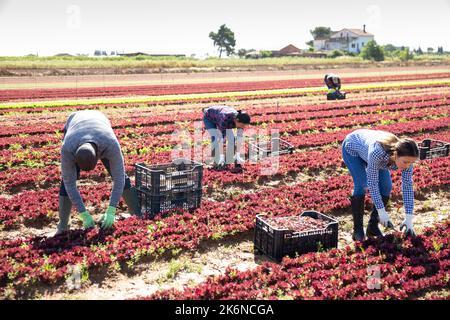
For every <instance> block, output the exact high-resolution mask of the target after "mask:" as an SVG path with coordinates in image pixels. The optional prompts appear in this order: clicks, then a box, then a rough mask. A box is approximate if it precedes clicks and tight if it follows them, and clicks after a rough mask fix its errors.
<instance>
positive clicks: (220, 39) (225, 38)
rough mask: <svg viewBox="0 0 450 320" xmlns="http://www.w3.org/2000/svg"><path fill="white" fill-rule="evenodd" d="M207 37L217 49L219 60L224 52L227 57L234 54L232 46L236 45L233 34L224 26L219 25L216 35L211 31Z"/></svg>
mask: <svg viewBox="0 0 450 320" xmlns="http://www.w3.org/2000/svg"><path fill="white" fill-rule="evenodd" d="M209 37H210V38H211V39H212V40H213V41H214V46H215V47H218V48H219V58H221V57H222V53H223V52H224V51H225V52H226V54H227V56H229V55H230V54H232V53H233V52H234V46H235V45H236V40H235V39H234V32H233V31H231V29H230V28H228V27H227V26H226V25H224V24H223V25H221V26H220V28H219V31H217V33H216V32H212V31H211V32H210V33H209Z"/></svg>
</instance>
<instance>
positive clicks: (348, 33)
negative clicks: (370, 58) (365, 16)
mask: <svg viewBox="0 0 450 320" xmlns="http://www.w3.org/2000/svg"><path fill="white" fill-rule="evenodd" d="M373 39H374V35H373V34H371V33H368V32H367V31H366V26H365V25H364V27H363V29H362V30H361V29H342V30H340V31H334V32H332V33H331V36H330V37H329V38H319V39H315V40H314V50H316V51H330V50H343V51H347V52H352V53H360V52H361V50H362V48H363V47H364V46H365V45H366V44H367V42H369V41H370V40H373Z"/></svg>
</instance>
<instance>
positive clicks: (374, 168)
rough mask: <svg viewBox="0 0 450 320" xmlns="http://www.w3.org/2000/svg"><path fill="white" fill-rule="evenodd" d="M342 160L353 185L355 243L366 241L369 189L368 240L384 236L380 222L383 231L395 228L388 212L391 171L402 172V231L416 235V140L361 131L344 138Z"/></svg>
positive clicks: (389, 134) (352, 202) (387, 133)
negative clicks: (366, 197)
mask: <svg viewBox="0 0 450 320" xmlns="http://www.w3.org/2000/svg"><path fill="white" fill-rule="evenodd" d="M342 156H343V158H344V162H345V164H346V166H347V168H348V169H349V171H350V174H351V175H352V178H353V182H354V190H353V195H352V197H351V206H352V215H353V223H354V229H353V240H357V241H362V240H364V238H365V235H364V226H363V215H364V198H365V193H366V189H369V192H370V195H371V197H372V201H373V203H374V208H373V210H372V213H371V215H370V219H369V224H368V226H367V230H366V232H367V236H383V233H382V232H381V231H380V229H379V228H378V222H380V223H381V224H382V225H383V226H384V227H393V225H392V222H391V221H390V219H389V215H388V213H387V212H386V208H385V207H386V205H387V203H388V201H389V198H390V194H391V190H392V181H391V174H390V172H389V169H393V170H401V172H402V191H403V204H404V207H405V220H404V221H403V223H402V224H401V225H400V229H403V228H405V233H406V234H411V235H414V234H415V233H414V229H413V226H412V218H413V210H414V192H413V180H412V175H413V166H412V164H413V163H414V162H415V161H416V160H417V159H418V156H419V148H418V146H417V144H416V142H415V141H414V140H411V139H400V138H398V137H396V136H395V135H393V134H392V133H389V132H385V131H378V130H369V129H359V130H356V131H354V132H352V133H350V134H349V135H347V137H346V138H345V140H344V142H343V143H342Z"/></svg>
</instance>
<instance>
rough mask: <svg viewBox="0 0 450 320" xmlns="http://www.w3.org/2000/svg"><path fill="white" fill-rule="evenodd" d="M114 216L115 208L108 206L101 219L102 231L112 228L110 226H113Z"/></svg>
mask: <svg viewBox="0 0 450 320" xmlns="http://www.w3.org/2000/svg"><path fill="white" fill-rule="evenodd" d="M115 215H116V208H114V207H111V206H109V207H108V209H106V212H105V214H104V215H103V217H102V219H101V222H102V228H103V229H109V228H111V227H112V225H113V224H114V218H115Z"/></svg>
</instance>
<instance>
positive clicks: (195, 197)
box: [137, 188, 202, 218]
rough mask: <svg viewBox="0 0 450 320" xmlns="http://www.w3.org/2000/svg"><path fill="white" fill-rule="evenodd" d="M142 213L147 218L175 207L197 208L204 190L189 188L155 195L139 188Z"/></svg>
mask: <svg viewBox="0 0 450 320" xmlns="http://www.w3.org/2000/svg"><path fill="white" fill-rule="evenodd" d="M137 193H138V198H139V202H140V204H141V210H142V214H143V216H144V217H145V218H153V217H154V216H155V215H156V214H158V213H160V212H164V211H168V210H173V209H186V210H190V209H195V208H198V207H200V204H201V201H202V190H201V189H198V190H194V189H192V188H187V189H186V190H185V191H178V192H172V193H167V194H164V195H159V196H154V195H151V194H150V193H148V192H145V191H141V190H139V189H137Z"/></svg>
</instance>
